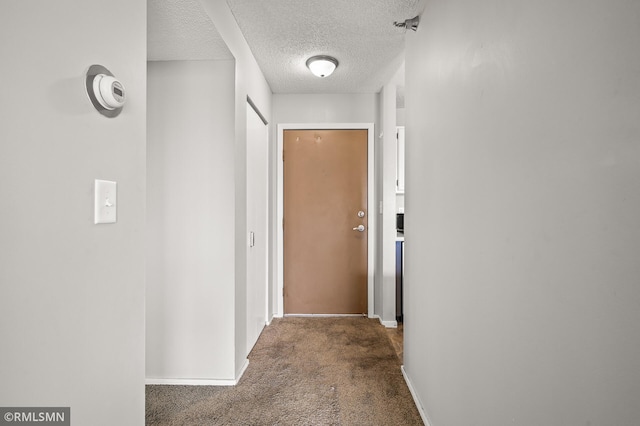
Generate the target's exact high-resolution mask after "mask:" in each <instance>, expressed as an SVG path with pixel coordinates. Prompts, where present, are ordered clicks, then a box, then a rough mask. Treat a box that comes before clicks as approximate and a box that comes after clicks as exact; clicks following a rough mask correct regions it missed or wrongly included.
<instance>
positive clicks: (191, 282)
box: [146, 61, 235, 380]
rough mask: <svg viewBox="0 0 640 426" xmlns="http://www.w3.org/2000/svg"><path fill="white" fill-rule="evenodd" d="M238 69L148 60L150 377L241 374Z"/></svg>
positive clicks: (214, 63)
mask: <svg viewBox="0 0 640 426" xmlns="http://www.w3.org/2000/svg"><path fill="white" fill-rule="evenodd" d="M234 74H235V63H234V61H170V62H149V63H148V98H147V99H148V113H147V116H148V131H147V132H148V143H147V168H148V171H147V176H148V179H147V291H146V292H147V305H146V318H147V321H146V330H147V332H146V342H147V345H146V374H147V379H151V380H153V379H192V380H202V379H227V380H234V379H235V364H234V356H235V355H234V347H235V342H234V327H233V326H231V325H230V322H229V318H232V317H233V315H234V310H233V304H232V303H231V301H233V299H234V291H235V290H234V289H235V270H234V267H233V261H234V232H233V227H232V226H230V225H231V224H233V223H234V220H235V219H234V218H235V209H234V208H233V205H234V186H233V178H232V177H233V173H234V168H233V161H232V159H233V157H234V152H235V144H234V142H233V134H234V114H233V111H234V100H235V94H234V83H235V77H234Z"/></svg>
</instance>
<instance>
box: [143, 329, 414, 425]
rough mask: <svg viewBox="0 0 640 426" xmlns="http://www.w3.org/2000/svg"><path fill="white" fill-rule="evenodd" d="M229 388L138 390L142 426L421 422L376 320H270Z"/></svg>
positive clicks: (149, 388)
mask: <svg viewBox="0 0 640 426" xmlns="http://www.w3.org/2000/svg"><path fill="white" fill-rule="evenodd" d="M249 361H250V364H249V367H248V369H247V371H246V372H245V374H244V376H243V377H242V379H241V380H240V383H238V385H237V386H234V387H217V386H159V385H152V386H147V388H146V424H147V425H148V426H177V425H181V426H183V425H184V426H186V425H189V426H190V425H358V426H360V425H422V424H423V423H422V421H421V419H420V414H419V413H418V410H417V409H416V406H415V404H414V402H413V399H412V398H411V394H410V392H409V389H408V388H407V385H406V383H405V381H404V379H403V377H402V372H401V371H400V361H399V359H398V357H397V355H396V353H395V351H394V349H393V347H392V346H391V342H390V341H389V338H388V337H387V335H386V332H385V329H384V327H383V326H382V325H380V323H379V321H377V320H372V319H367V318H363V317H340V318H292V317H287V318H283V319H275V320H274V321H273V322H272V323H271V325H270V326H268V327H266V328H265V329H264V331H263V332H262V335H261V336H260V339H259V340H258V343H257V344H256V346H255V347H254V349H253V351H252V352H251V354H250V355H249Z"/></svg>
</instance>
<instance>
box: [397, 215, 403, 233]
mask: <svg viewBox="0 0 640 426" xmlns="http://www.w3.org/2000/svg"><path fill="white" fill-rule="evenodd" d="M396 229H397V230H398V231H399V232H404V213H398V214H396Z"/></svg>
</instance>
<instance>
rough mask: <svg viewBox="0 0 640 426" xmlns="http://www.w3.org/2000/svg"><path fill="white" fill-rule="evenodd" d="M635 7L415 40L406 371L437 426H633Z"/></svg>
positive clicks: (431, 25)
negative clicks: (512, 425) (513, 425)
mask: <svg viewBox="0 0 640 426" xmlns="http://www.w3.org/2000/svg"><path fill="white" fill-rule="evenodd" d="M639 39H640V3H638V2H634V1H621V0H615V1H608V2H600V1H586V2H578V1H569V2H556V1H538V2H528V1H527V2H525V1H512V2H503V1H495V0H488V1H483V2H468V1H462V0H434V1H430V2H428V3H427V8H426V10H425V12H424V14H423V15H422V22H421V24H420V28H419V30H418V32H417V33H411V32H408V46H407V55H406V58H407V66H406V71H407V86H406V87H407V92H406V93H407V95H406V111H407V117H406V120H407V122H406V125H407V133H408V136H407V147H406V148H407V158H406V159H407V163H406V172H407V175H406V178H407V180H406V187H407V193H408V194H410V196H408V197H407V199H406V204H407V213H406V230H407V235H411V237H410V238H407V241H406V244H407V246H408V247H409V250H408V251H407V255H406V264H405V268H406V281H405V292H406V293H405V294H406V299H405V302H406V305H405V318H406V321H405V351H404V358H405V367H406V370H407V373H408V376H409V378H410V380H411V381H412V383H413V385H414V387H415V390H416V392H417V395H418V397H419V400H420V401H421V404H422V406H423V407H424V408H425V409H426V412H427V413H428V415H429V416H430V419H431V424H432V426H444V425H447V426H463V425H470V424H474V425H478V426H482V425H487V426H488V425H506V424H517V425H629V426H630V425H637V424H638V419H639V418H640V405H638V401H639V400H640V339H639V338H638V336H640V286H639V285H638V283H639V277H640V262H639V261H638V253H640V227H639V226H638V218H639V217H640V191H639V190H638V189H639V188H640V143H639V141H640V122H639V121H638V114H639V110H640V78H639V77H640V74H639V71H638V70H640V50H639V49H638V46H637V40H639Z"/></svg>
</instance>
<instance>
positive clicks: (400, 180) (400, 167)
mask: <svg viewBox="0 0 640 426" xmlns="http://www.w3.org/2000/svg"><path fill="white" fill-rule="evenodd" d="M396 143H397V147H396V155H397V161H396V192H400V193H404V126H398V127H396Z"/></svg>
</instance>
